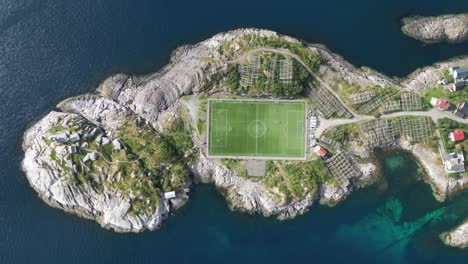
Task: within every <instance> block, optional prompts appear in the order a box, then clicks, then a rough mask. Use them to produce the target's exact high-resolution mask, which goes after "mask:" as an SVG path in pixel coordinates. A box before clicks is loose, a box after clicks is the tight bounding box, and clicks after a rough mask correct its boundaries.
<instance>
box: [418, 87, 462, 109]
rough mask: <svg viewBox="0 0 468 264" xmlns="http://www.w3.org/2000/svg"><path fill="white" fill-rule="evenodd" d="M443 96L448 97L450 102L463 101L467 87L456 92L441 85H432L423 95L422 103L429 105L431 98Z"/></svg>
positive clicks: (457, 102)
mask: <svg viewBox="0 0 468 264" xmlns="http://www.w3.org/2000/svg"><path fill="white" fill-rule="evenodd" d="M432 97H435V98H445V99H448V100H449V101H450V102H451V103H452V104H455V105H457V104H459V103H461V102H464V101H466V100H467V98H468V87H465V88H464V89H463V90H461V91H458V92H451V91H449V90H448V89H446V88H443V87H434V88H431V89H429V90H428V91H427V93H426V94H425V95H424V103H426V104H427V105H430V103H431V98H432Z"/></svg>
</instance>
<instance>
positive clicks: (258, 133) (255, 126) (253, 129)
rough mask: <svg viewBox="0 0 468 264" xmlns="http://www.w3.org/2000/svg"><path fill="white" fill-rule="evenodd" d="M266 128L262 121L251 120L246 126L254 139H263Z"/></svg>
mask: <svg viewBox="0 0 468 264" xmlns="http://www.w3.org/2000/svg"><path fill="white" fill-rule="evenodd" d="M266 130H267V129H266V126H265V124H264V123H263V122H262V121H258V120H253V121H250V122H249V124H248V126H247V131H248V132H249V134H250V135H251V136H252V137H254V138H259V137H263V136H264V135H265V133H266Z"/></svg>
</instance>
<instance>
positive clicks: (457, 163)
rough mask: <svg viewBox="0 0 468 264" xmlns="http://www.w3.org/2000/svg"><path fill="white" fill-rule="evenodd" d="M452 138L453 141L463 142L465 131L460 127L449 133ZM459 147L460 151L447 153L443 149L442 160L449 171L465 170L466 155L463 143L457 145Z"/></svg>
mask: <svg viewBox="0 0 468 264" xmlns="http://www.w3.org/2000/svg"><path fill="white" fill-rule="evenodd" d="M449 138H450V140H452V141H453V142H461V141H463V140H465V133H464V132H463V130H461V129H458V130H455V131H453V132H451V133H450V134H449ZM455 148H457V149H459V151H458V152H453V153H446V152H445V151H442V150H441V156H442V160H443V162H444V168H445V171H446V172H448V173H457V172H464V171H465V157H464V155H463V151H462V146H461V144H457V145H455Z"/></svg>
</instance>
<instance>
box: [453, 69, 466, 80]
mask: <svg viewBox="0 0 468 264" xmlns="http://www.w3.org/2000/svg"><path fill="white" fill-rule="evenodd" d="M452 75H453V79H455V81H458V80H461V81H467V80H468V68H461V69H460V68H458V69H454V70H453V74H452Z"/></svg>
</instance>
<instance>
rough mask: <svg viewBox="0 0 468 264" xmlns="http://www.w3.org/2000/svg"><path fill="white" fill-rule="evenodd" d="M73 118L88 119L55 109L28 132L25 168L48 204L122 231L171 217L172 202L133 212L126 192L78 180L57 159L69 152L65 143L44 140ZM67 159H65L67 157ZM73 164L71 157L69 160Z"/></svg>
mask: <svg viewBox="0 0 468 264" xmlns="http://www.w3.org/2000/svg"><path fill="white" fill-rule="evenodd" d="M67 122H73V123H74V124H75V126H80V125H83V126H84V124H85V123H87V120H86V119H84V118H83V117H82V116H80V115H78V114H74V113H59V112H51V113H49V114H48V115H47V116H45V117H44V118H42V119H41V120H40V121H39V122H38V123H36V124H35V125H33V126H32V127H31V128H30V129H28V130H27V131H26V133H25V136H24V142H23V149H24V151H25V158H24V160H23V163H22V168H23V171H24V172H25V174H26V177H27V178H28V180H29V183H30V185H31V186H32V188H33V189H34V190H35V191H36V192H37V193H38V195H39V196H40V197H41V198H42V200H44V201H45V202H46V203H47V204H49V205H51V206H53V207H57V208H60V209H62V210H64V211H67V212H71V213H75V214H77V215H80V216H82V217H85V218H88V219H92V220H95V221H97V222H99V223H100V224H101V225H102V226H103V227H105V228H109V229H113V230H116V231H119V232H129V231H133V232H140V231H143V230H146V229H150V230H153V229H155V228H157V227H158V226H160V225H161V223H162V221H163V220H164V219H165V218H166V217H167V214H168V212H169V206H168V204H167V202H166V201H164V200H160V202H159V205H158V206H157V208H156V209H155V210H154V211H153V212H151V213H150V214H147V215H132V214H129V213H128V211H129V208H130V206H131V205H130V202H129V200H128V199H127V198H125V196H124V195H123V193H122V192H121V191H119V190H116V189H110V188H107V187H104V188H103V189H102V190H98V189H95V188H92V187H91V186H89V185H80V184H77V182H76V181H75V180H73V178H72V177H71V175H70V172H67V170H65V169H64V167H63V166H64V165H61V162H57V160H59V159H61V158H62V157H64V156H65V155H66V151H60V150H59V149H63V147H62V148H61V147H56V148H54V147H52V146H51V145H49V144H53V143H49V144H48V143H47V141H45V140H43V139H44V138H49V137H51V133H50V129H51V128H52V127H54V126H57V125H62V124H65V123H67ZM63 161H65V159H63ZM66 163H67V165H71V164H69V163H71V160H67V162H66Z"/></svg>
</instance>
